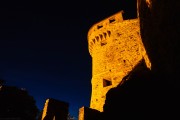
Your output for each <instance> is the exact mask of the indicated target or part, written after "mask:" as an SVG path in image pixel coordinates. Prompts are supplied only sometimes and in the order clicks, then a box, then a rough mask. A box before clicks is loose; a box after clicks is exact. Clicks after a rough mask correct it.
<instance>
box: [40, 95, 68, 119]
mask: <svg viewBox="0 0 180 120" xmlns="http://www.w3.org/2000/svg"><path fill="white" fill-rule="evenodd" d="M68 107H69V104H68V103H66V102H63V101H59V100H55V99H52V98H51V99H47V100H46V102H45V105H44V109H43V113H42V118H41V120H67V117H68Z"/></svg>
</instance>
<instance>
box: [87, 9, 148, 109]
mask: <svg viewBox="0 0 180 120" xmlns="http://www.w3.org/2000/svg"><path fill="white" fill-rule="evenodd" d="M88 45H89V52H90V55H91V56H92V81H91V84H92V93H91V102H90V108H92V109H96V110H99V111H100V112H102V111H103V105H104V103H105V100H106V93H107V92H108V91H109V90H110V89H111V88H113V87H116V86H117V85H119V84H120V83H121V82H122V79H123V78H124V77H125V76H126V75H127V74H128V73H129V72H130V71H131V70H132V69H133V68H134V67H135V65H137V63H138V62H139V61H140V60H142V59H145V61H146V65H147V67H149V68H150V67H151V64H150V62H149V59H148V57H147V55H146V51H145V49H144V46H143V44H142V42H141V37H140V29H139V21H138V19H130V20H123V11H120V12H118V13H116V14H114V15H112V16H110V17H108V18H106V19H104V20H102V21H100V22H98V23H96V24H94V25H93V26H92V27H91V28H90V30H89V32H88Z"/></svg>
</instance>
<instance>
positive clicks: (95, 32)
mask: <svg viewBox="0 0 180 120" xmlns="http://www.w3.org/2000/svg"><path fill="white" fill-rule="evenodd" d="M122 14H123V11H120V12H118V13H116V14H114V15H112V16H110V17H108V18H106V19H104V20H102V21H100V22H98V23H96V24H94V25H93V26H92V27H91V28H90V29H89V32H88V43H89V52H90V54H92V49H93V46H94V44H100V45H101V46H103V45H106V44H107V40H108V39H109V37H110V36H111V28H110V29H109V30H108V29H107V27H110V26H113V25H115V24H116V23H119V22H122V21H123V16H122Z"/></svg>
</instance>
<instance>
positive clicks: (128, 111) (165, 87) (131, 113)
mask: <svg viewBox="0 0 180 120" xmlns="http://www.w3.org/2000/svg"><path fill="white" fill-rule="evenodd" d="M137 12H138V15H139V16H138V18H139V20H140V32H141V38H142V42H143V44H144V46H145V49H146V53H147V54H148V57H149V59H150V61H151V70H149V69H147V68H146V66H145V65H143V64H144V62H143V61H142V62H140V63H139V64H138V65H137V66H136V68H138V70H136V68H135V69H134V70H132V72H131V73H130V74H129V77H128V80H127V81H125V82H124V84H122V85H121V86H118V87H116V88H113V89H111V90H110V91H109V92H108V93H107V96H106V97H107V99H106V102H105V105H104V112H103V117H104V120H109V119H119V120H121V119H125V120H126V119H127V120H129V119H141V120H155V119H160V120H162V119H169V120H176V119H179V111H178V109H179V95H180V92H179V91H180V90H179V88H180V84H179V80H180V78H179V74H180V71H179V67H180V66H179V64H180V63H179V61H180V59H179V58H180V54H179V51H180V47H179V45H180V44H179V35H180V24H179V21H180V19H179V18H180V14H179V13H180V1H179V0H172V1H170V0H138V11H137ZM140 66H144V67H140Z"/></svg>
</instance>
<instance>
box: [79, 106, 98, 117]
mask: <svg viewBox="0 0 180 120" xmlns="http://www.w3.org/2000/svg"><path fill="white" fill-rule="evenodd" d="M78 120H101V113H100V112H99V111H98V110H95V109H91V108H89V107H84V106H83V107H81V108H80V109H79V117H78Z"/></svg>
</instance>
